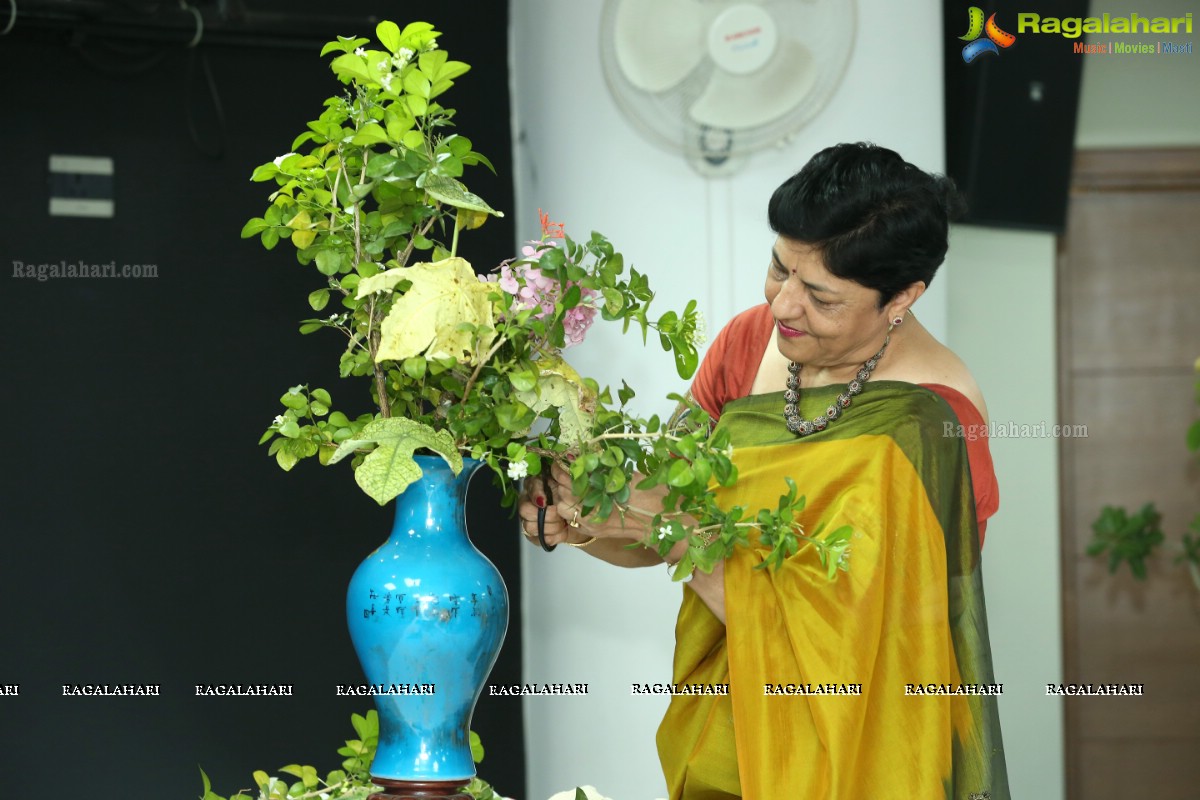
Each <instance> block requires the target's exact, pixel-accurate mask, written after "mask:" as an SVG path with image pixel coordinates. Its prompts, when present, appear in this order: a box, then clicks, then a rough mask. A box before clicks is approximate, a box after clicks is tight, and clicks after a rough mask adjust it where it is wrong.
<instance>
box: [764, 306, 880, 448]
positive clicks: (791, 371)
mask: <svg viewBox="0 0 1200 800" xmlns="http://www.w3.org/2000/svg"><path fill="white" fill-rule="evenodd" d="M893 327H894V326H893ZM891 340H892V336H891V334H890V333H889V334H888V335H887V337H886V338H885V339H884V340H883V347H881V348H879V352H878V353H876V354H875V355H873V356H871V357H870V358H868V359H867V360H866V362H864V363H863V365H862V366H861V367H859V368H858V374H856V375H855V376H854V380H852V381H850V383H848V384H846V390H845V391H843V392H842V393H841V394H839V395H838V396H837V400H835V401H834V402H833V404H832V405H830V406H829V408H827V409H825V413H824V414H822V415H821V416H819V417H814V418H813V419H811V420H807V419H800V410H799V408H798V404H799V402H800V370H801V369H803V368H804V367H803V365H801V364H797V363H796V362H795V361H789V362H788V379H787V389H785V390H784V391H783V401H784V406H783V418H784V419H785V420H786V421H787V427H788V430H789V431H791V432H792V433H794V434H796V435H797V436H808V435H809V434H810V433H816V432H817V431H823V430H825V428H827V427H829V423H831V422H833V421H834V420H835V419H837V418H838V417H840V416H841V415H842V412H843V411H845V410H846V409H847V408H849V407H850V399H851V398H852V397H854V396H855V395H857V394H859V393H861V392H862V390H863V384H865V383H866V382H867V379H868V378H870V377H871V373H872V372H874V371H875V367H876V366H877V365H878V364H879V359H881V358H883V351H884V350H887V346H888V342H890V341H891Z"/></svg>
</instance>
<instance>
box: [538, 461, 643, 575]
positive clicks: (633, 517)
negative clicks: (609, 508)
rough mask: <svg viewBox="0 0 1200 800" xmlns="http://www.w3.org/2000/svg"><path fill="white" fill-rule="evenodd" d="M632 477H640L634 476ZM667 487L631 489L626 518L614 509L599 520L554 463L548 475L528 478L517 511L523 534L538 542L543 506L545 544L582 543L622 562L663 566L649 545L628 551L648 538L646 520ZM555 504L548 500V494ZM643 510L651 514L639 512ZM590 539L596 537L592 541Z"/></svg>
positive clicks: (605, 557) (610, 559) (601, 555)
mask: <svg viewBox="0 0 1200 800" xmlns="http://www.w3.org/2000/svg"><path fill="white" fill-rule="evenodd" d="M547 478H548V481H549V485H550V492H549V493H547V492H546V489H545V486H546V482H545V479H547ZM633 480H634V481H638V480H641V476H639V475H635V476H634V478H633ZM664 494H666V487H660V488H656V489H651V490H649V491H638V490H633V491H632V492H631V494H630V498H629V502H628V505H629V506H630V507H631V509H638V510H639V511H634V510H630V511H627V512H626V513H625V514H624V516H622V514H621V513H620V512H619V511H614V512H613V513H612V514H610V515H609V516H608V518H607V519H606V520H604V521H603V522H600V521H597V520H596V519H595V517H594V515H592V514H589V515H586V516H585V515H583V514H582V502H581V501H580V499H579V498H578V497H576V495H575V493H574V492H573V491H572V480H571V475H570V473H569V472H567V471H566V470H565V469H563V468H562V467H560V466H558V465H554V466H553V467H552V468H551V472H550V475H549V476H546V475H540V476H535V477H530V478H526V480H525V493H524V495H523V496H522V497H521V500H520V503H519V505H518V509H517V514H518V516H519V517H520V519H521V532H522V533H524V534H525V537H526V539H527V540H528V541H529V542H530V543H532V544H534V545H539V546H540V543H539V542H538V536H537V533H538V531H537V525H538V522H537V519H538V512H539V511H540V510H542V509H543V508H544V509H545V512H546V513H545V524H544V531H545V539H546V545H547V546H553V545H558V544H563V543H567V544H574V545H583V546H586V547H587V548H588V553H589V554H591V555H594V556H596V557H597V558H601V559H603V560H605V561H608V562H610V563H613V564H618V565H620V566H649V565H651V564H661V563H662V559H661V558H660V557H659V555H658V553H657V552H655V551H654V550H651V549H647V548H635V549H627V545H629V544H630V543H631V542H647V541H651V530H650V522H651V520H652V519H653V515H654V512H656V511H658V510H660V509H661V508H662V497H663V495H664ZM551 497H552V498H553V502H550V498H551ZM640 511H645V512H649V513H640ZM594 540H600V541H595V542H594V544H593V541H594Z"/></svg>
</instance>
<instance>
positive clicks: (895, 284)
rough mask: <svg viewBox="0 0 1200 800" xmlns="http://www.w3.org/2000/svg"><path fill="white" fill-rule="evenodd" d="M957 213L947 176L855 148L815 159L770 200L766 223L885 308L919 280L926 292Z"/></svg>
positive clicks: (889, 154) (881, 151)
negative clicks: (874, 293) (871, 291)
mask: <svg viewBox="0 0 1200 800" xmlns="http://www.w3.org/2000/svg"><path fill="white" fill-rule="evenodd" d="M962 211H963V201H962V198H961V197H960V195H959V194H958V191H957V190H956V189H955V188H954V182H953V181H951V180H950V179H949V178H947V177H946V176H944V175H936V174H930V173H927V172H924V171H922V170H921V169H919V168H917V167H915V166H913V165H912V164H910V163H908V162H907V161H905V160H904V159H903V158H901V157H900V154H899V153H897V152H895V151H894V150H889V149H887V148H886V147H879V146H877V145H874V144H869V143H865V142H858V143H855V144H838V145H834V146H833V147H827V148H825V149H824V150H822V151H821V152H819V153H817V154H816V155H815V156H813V157H812V159H810V160H809V162H808V163H807V164H805V165H804V167H803V168H802V169H801V170H800V171H799V172H797V173H796V174H795V175H793V176H792V177H790V178H788V179H787V180H786V181H784V182H783V184H782V185H781V186H780V187H779V188H778V189H776V190H775V193H774V194H772V195H771V202H770V203H769V204H768V206H767V218H768V220H769V222H770V224H771V230H773V231H775V233H777V234H779V235H780V236H783V237H786V238H788V239H794V240H796V241H798V242H803V243H804V244H807V245H810V246H812V247H815V248H816V249H817V250H818V252H820V254H821V257H822V259H823V260H824V262H825V268H826V269H828V270H829V271H830V272H832V273H833V274H834V275H836V276H838V277H839V278H845V279H847V280H851V281H854V282H855V283H858V284H861V285H863V286H866V287H867V288H869V289H875V290H876V291H878V292H879V306H880V308H882V307H883V306H885V305H887V303H888V302H890V301H891V300H892V298H894V297H895V296H896V295H897V294H898V293H899V292H900V291H901V290H903V289H904V288H906V287H907V286H909V285H910V284H912V283H914V282H916V281H924V282H925V285H926V286H928V285H929V283H930V282H931V281H932V280H933V275H934V273H935V272H937V268H938V267H939V266H941V264H942V261H944V260H945V258H946V249H947V247H948V246H949V245H948V242H947V234H948V232H949V227H950V225H949V223H950V221H951V220H952V219H956V218H957V217H958V216H959V215H960V214H961V213H962Z"/></svg>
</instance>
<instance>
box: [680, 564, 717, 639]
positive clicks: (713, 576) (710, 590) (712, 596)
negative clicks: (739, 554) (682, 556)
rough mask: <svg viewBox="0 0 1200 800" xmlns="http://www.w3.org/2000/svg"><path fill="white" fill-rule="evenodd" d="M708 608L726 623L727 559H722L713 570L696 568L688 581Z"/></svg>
mask: <svg viewBox="0 0 1200 800" xmlns="http://www.w3.org/2000/svg"><path fill="white" fill-rule="evenodd" d="M688 586H690V587H692V591H694V592H695V593H696V594H697V595H698V596H699V597H700V599H701V600H703V601H704V605H706V606H708V610H709V611H711V612H712V613H713V616H715V617H716V618H717V619H719V620H721V624H722V625H724V624H725V559H721V560H720V561H718V562H717V563H716V566H714V567H713V571H712V572H701V571H700V570H695V571H694V572H693V573H692V579H691V580H690V581H688Z"/></svg>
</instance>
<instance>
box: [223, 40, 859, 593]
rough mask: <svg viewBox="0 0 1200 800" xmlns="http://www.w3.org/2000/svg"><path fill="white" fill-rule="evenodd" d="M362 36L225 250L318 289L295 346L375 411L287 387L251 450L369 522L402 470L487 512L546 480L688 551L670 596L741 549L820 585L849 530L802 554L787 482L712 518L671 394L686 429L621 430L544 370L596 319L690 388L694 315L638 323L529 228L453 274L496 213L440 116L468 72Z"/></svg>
mask: <svg viewBox="0 0 1200 800" xmlns="http://www.w3.org/2000/svg"><path fill="white" fill-rule="evenodd" d="M375 35H376V39H377V40H378V49H372V45H371V40H369V39H366V38H361V37H339V38H338V39H337V40H335V41H332V42H329V43H328V44H327V45H326V46H325V48H324V49H323V51H322V55H323V56H327V57H332V60H331V62H330V68H331V70H332V71H333V73H334V75H335V76H336V77H337V79H338V80H340V81H341V83H342V84H343V85H344V87H345V88H344V91H342V93H340V94H338V95H335V96H333V97H330V98H329V99H328V100H326V101H325V104H324V111H323V112H322V113H321V115H320V116H319V117H318V118H317V119H315V120H311V121H310V122H309V123H308V129H307V130H306V131H305V132H303V133H301V134H300V135H299V136H298V137H297V138H296V139H295V141H294V142H293V143H292V149H293V150H295V151H296V152H290V153H286V154H285V155H283V156H280V157H279V158H276V159H275V160H274V161H271V162H268V163H266V164H262V165H260V166H259V167H258V168H257V169H255V170H254V172H253V174H252V176H251V180H253V181H257V182H262V183H270V184H272V185H273V191H272V193H271V194H270V195H269V198H268V199H269V205H268V206H267V208H266V210H265V211H264V212H263V215H262V216H261V217H255V218H253V219H251V220H249V221H248V222H247V223H246V224H245V226H244V227H243V229H242V236H243V237H246V238H250V237H257V238H258V239H259V240H260V241H261V243H262V244H263V246H264V247H266V248H267V249H272V248H274V247H275V246H276V245H277V244H278V243H279V241H281V240H285V239H286V240H289V241H290V242H291V243H292V245H293V246H294V248H295V253H296V258H297V260H298V261H299V263H300V264H301V265H304V266H306V267H312V268H314V269H315V271H316V273H317V276H318V278H319V280H320V284H319V285H318V286H316V287H315V288H314V289H313V290H312V291H311V292H309V293H308V296H307V303H308V307H309V308H311V309H312V311H313V312H316V313H319V314H324V313H325V312H327V311H331V313H329V315H328V316H324V317H313V318H309V319H304V320H302V321H301V323H300V327H299V330H300V333H302V334H313V333H317V332H324V331H335V332H337V333H338V334H339V335H341V336H344V337H345V338H346V349H345V350H344V351H343V353H342V355H341V357H340V359H339V373H340V375H341V377H343V378H365V379H366V384H367V386H369V390H368V393H369V397H370V400H371V401H372V402H373V403H374V405H375V408H376V409H377V410H376V411H375V412H373V413H362V414H357V415H351V414H349V413H347V412H344V411H336V410H334V408H333V405H332V400H331V398H330V395H329V392H327V391H326V390H324V389H310V388H309V387H308V386H307V385H304V384H301V385H297V386H293V387H292V388H290V389H289V390H288V392H287V393H286V394H284V395H283V396H282V397H281V398H280V402H281V403H282V404H283V406H284V408H283V411H282V413H281V414H279V415H278V416H276V418H275V420H274V423H273V424H272V425H271V426H270V427H269V428H268V429H267V431H266V433H265V434H264V435H263V437H262V439H261V440H260V443H262V444H269V450H268V453H269V455H271V456H274V457H275V459H276V461H277V462H278V464H279V466H280V467H281V468H283V469H284V470H291V469H292V468H293V467H295V465H296V464H297V463H299V462H300V461H301V460H303V459H306V458H311V457H314V456H315V457H317V459H318V460H319V462H320V463H321V464H323V465H331V464H336V463H337V462H339V461H342V460H350V462H351V464H352V467H353V468H354V470H355V479H356V481H357V482H358V484H359V485H360V486H361V487H362V488H363V490H364V491H366V493H367V494H368V495H370V496H371V497H372V498H373V499H375V500H376V501H377V502H378V503H380V504H381V505H382V504H385V503H387V502H388V501H390V500H392V499H393V498H395V497H396V496H397V495H398V494H400V493H401V492H403V491H404V490H405V488H406V487H407V486H408V485H410V484H411V483H412V482H413V481H414V480H417V479H418V478H419V477H420V474H421V472H420V469H419V467H418V466H417V464H416V462H415V460H414V458H413V455H414V453H415V452H417V451H418V450H422V451H427V452H428V451H431V452H435V453H438V454H440V455H442V457H443V458H445V459H446V460H447V461H448V462H450V463H451V465H452V466H455V467H456V468H461V457H462V455H470V456H472V457H474V458H477V459H481V460H483V461H484V462H485V463H487V465H488V466H489V467H490V468H491V470H492V472H493V473H494V475H495V478H496V481H497V483H498V484H499V485H500V486H501V488H502V489H503V491H504V503H505V505H512V504H513V503H514V502H515V500H516V498H517V488H518V481H519V479H520V478H521V477H522V476H524V475H526V474H538V473H539V472H540V471H541V469H542V468H543V465H544V464H550V463H557V464H559V465H561V466H564V467H568V468H569V469H570V470H571V473H572V475H573V476H574V478H575V481H576V484H577V489H578V491H579V493H580V494H581V495H582V496H583V498H584V508H585V510H586V511H588V512H589V513H595V514H596V515H597V516H598V517H600V518H601V519H603V518H605V517H607V516H609V515H610V514H612V513H620V514H641V515H642V516H644V517H646V518H647V521H648V522H652V523H653V529H654V530H657V531H659V532H660V533H661V532H664V531H665V532H666V533H665V534H664V535H662V536H661V537H660V538H659V539H657V540H652V541H649V542H647V543H646V544H647V545H648V546H652V547H656V548H657V549H658V550H659V551H660V552H663V553H665V552H667V551H669V549H670V546H671V545H673V544H674V543H676V542H678V541H680V540H683V539H687V540H688V542H689V545H690V546H689V551H688V556H687V559H686V561H685V563H684V565H683V568H682V569H680V570H678V571H677V573H676V574H677V576H679V577H680V578H682V577H683V576H686V575H687V574H690V571H691V569H692V568H700V569H703V570H711V569H712V568H713V566H714V565H715V564H716V560H717V559H719V558H723V557H725V556H726V555H728V553H729V552H731V549H732V548H733V547H734V546H735V545H737V544H746V543H748V542H749V541H750V538H749V534H750V531H751V530H752V529H758V532H759V536H760V537H761V538H762V541H763V542H764V543H765V544H766V545H767V546H768V547H770V548H772V551H771V555H770V558H769V559H768V560H767V563H768V564H769V565H773V566H778V565H780V564H781V563H782V562H783V560H784V559H785V558H787V557H789V556H790V555H792V554H794V553H796V552H797V549H798V548H799V546H800V544H801V543H802V542H805V541H807V542H809V543H811V544H812V545H813V546H814V547H815V549H816V553H817V555H818V558H819V560H820V563H821V565H822V566H823V567H824V568H825V569H826V570H827V571H828V574H829V575H830V576H831V577H832V576H834V575H835V573H836V571H837V569H838V567H839V566H840V567H842V568H844V567H845V563H846V554H847V551H848V550H847V544H848V541H849V532H848V531H844V530H842V531H834V532H833V533H831V534H829V535H827V536H822V537H817V536H812V537H809V536H806V535H805V534H804V532H803V531H802V530H801V529H800V526H799V525H798V524H797V521H796V520H797V514H798V512H799V510H800V509H801V508H803V498H798V497H797V491H796V487H795V486H794V485H792V484H790V483H789V484H788V485H786V486H785V485H783V484H781V486H780V491H781V498H780V502H779V504H778V506H777V507H776V508H769V509H745V508H740V507H738V508H733V509H728V510H725V509H721V508H719V507H718V506H717V505H716V503H715V502H714V501H713V498H712V494H711V492H710V489H711V488H713V487H715V486H728V485H730V484H731V483H732V482H733V481H734V480H736V478H737V474H736V470H735V469H734V467H733V465H732V462H731V461H730V458H729V452H728V441H727V440H725V439H724V437H723V436H721V435H717V436H712V435H711V433H710V429H711V426H710V424H709V420H708V419H707V416H706V415H704V413H703V412H702V411H701V410H700V409H699V408H697V407H695V406H694V405H691V404H688V403H686V401H684V400H683V398H680V397H678V396H673V397H674V399H675V400H676V401H679V402H682V403H684V407H685V409H686V410H687V411H688V414H686V415H683V416H679V417H678V422H677V423H671V424H665V425H664V424H663V423H662V422H661V421H660V420H659V419H658V418H656V417H652V418H650V419H640V418H636V417H635V416H633V415H631V414H630V413H628V411H627V410H626V409H627V404H628V402H629V400H630V399H631V398H632V397H633V396H634V392H633V390H632V389H630V388H629V387H628V386H622V387H621V389H620V390H619V391H618V392H617V399H618V402H617V403H616V404H614V402H613V400H612V395H611V393H610V392H609V391H608V390H607V389H603V390H602V389H601V388H600V387H599V386H597V385H596V383H595V382H594V381H591V380H589V379H587V378H584V377H582V376H580V375H579V374H578V373H576V372H575V371H574V370H573V369H572V368H571V367H570V366H569V365H568V364H567V363H566V361H565V360H564V359H563V357H562V351H563V350H564V349H566V348H567V347H569V346H570V345H571V344H573V343H575V342H577V341H578V340H579V338H581V337H582V332H583V330H584V329H585V328H586V325H587V324H588V323H590V321H591V319H592V318H593V317H598V318H599V319H601V320H603V321H606V322H609V323H616V324H620V325H621V327H622V330H624V331H629V330H631V329H632V330H633V331H635V332H636V333H639V334H640V335H641V338H642V341H643V343H648V342H649V341H650V340H651V338H652V337H653V338H654V339H656V340H657V341H658V343H659V345H660V346H661V347H662V349H663V350H664V351H665V352H666V353H668V354H669V356H670V358H671V359H672V360H673V361H674V364H675V369H676V372H677V373H678V375H679V376H680V378H682V379H687V378H690V377H691V375H692V374H693V373H694V372H695V370H696V367H697V365H698V363H699V354H698V350H697V347H698V345H699V344H700V343H701V342H702V340H703V321H702V319H701V316H700V314H699V312H698V310H697V308H696V303H695V301H692V302H690V303H688V304H687V306H686V307H685V308H684V309H683V310H682V311H675V310H669V311H666V312H663V313H658V312H657V311H654V312H652V311H651V304H652V301H653V299H654V291H653V290H652V289H651V287H650V281H649V279H648V278H647V276H646V275H645V274H643V273H641V272H639V271H638V270H636V269H634V268H633V267H631V266H627V265H626V263H625V259H624V257H623V256H622V255H621V253H620V252H618V251H617V250H616V249H615V248H614V247H613V245H612V243H611V242H609V241H608V239H606V238H605V237H604V236H603V235H602V234H600V233H595V232H593V233H591V234H590V236H588V237H587V238H586V239H581V240H576V239H573V238H571V237H570V236H568V235H566V232H565V231H564V230H563V229H562V226H561V225H559V224H556V223H550V222H549V219H548V217H547V216H546V215H542V220H541V223H542V225H541V227H542V238H541V240H540V241H536V242H532V243H531V244H532V247H530V248H526V256H525V257H524V258H523V259H521V260H519V261H516V262H514V263H511V264H508V263H506V264H505V265H502V268H501V275H499V276H492V277H489V278H487V279H485V280H481V279H479V278H477V277H476V275H475V272H474V270H473V269H472V268H471V266H470V265H469V264H467V262H466V261H464V260H462V259H461V258H457V257H456V256H455V252H456V250H457V245H458V236H459V233H460V232H461V231H462V230H470V229H472V228H476V227H478V226H479V225H481V224H483V223H484V221H485V220H487V219H488V218H489V217H490V216H498V215H499V214H500V212H498V211H496V210H495V209H493V208H492V207H491V206H490V205H488V203H487V202H486V201H485V200H484V199H482V198H480V197H479V196H477V195H475V194H473V193H472V192H471V191H470V190H469V189H468V188H467V186H466V184H465V183H463V180H462V178H463V176H464V174H465V173H466V172H467V171H468V170H469V169H470V168H473V167H475V166H478V165H480V164H482V165H483V166H484V167H486V168H488V169H491V164H490V162H489V161H488V160H487V158H486V157H484V156H483V155H481V154H480V153H478V152H476V151H475V149H474V145H473V144H472V142H471V140H470V139H468V138H466V137H465V136H463V135H462V134H460V133H458V132H457V131H456V130H455V129H454V125H453V118H454V111H453V109H450V108H447V107H445V106H443V105H441V103H440V102H439V98H440V97H441V95H442V94H443V93H445V92H446V91H447V90H448V89H450V88H451V86H453V83H454V81H455V79H457V78H458V77H460V76H461V75H463V74H464V73H465V72H467V70H468V69H469V67H468V66H467V65H466V64H465V63H462V62H459V61H453V60H451V59H450V58H449V57H448V56H447V54H446V52H445V51H444V50H440V49H438V41H437V40H438V36H439V33H438V32H437V31H436V30H434V28H433V26H432V25H430V24H428V23H423V22H417V23H412V24H410V25H407V26H405V27H404V28H400V26H398V25H396V24H395V23H392V22H381V23H380V24H379V25H378V26H377V28H376V31H375ZM414 261H415V262H417V263H410V262H414ZM531 293H532V294H533V295H534V296H535V298H536V299H535V300H533V301H531V300H530V298H529V295H530V294H531ZM331 306H332V309H331ZM584 320H586V322H584ZM635 482H636V483H638V484H639V487H640V488H653V487H665V491H666V498H665V501H664V504H663V507H662V508H661V509H657V508H655V509H634V508H630V507H629V502H628V501H629V498H630V496H631V490H632V485H631V484H633V483H635Z"/></svg>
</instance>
